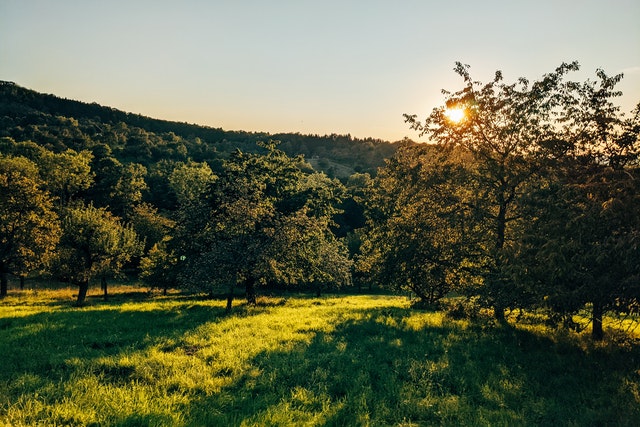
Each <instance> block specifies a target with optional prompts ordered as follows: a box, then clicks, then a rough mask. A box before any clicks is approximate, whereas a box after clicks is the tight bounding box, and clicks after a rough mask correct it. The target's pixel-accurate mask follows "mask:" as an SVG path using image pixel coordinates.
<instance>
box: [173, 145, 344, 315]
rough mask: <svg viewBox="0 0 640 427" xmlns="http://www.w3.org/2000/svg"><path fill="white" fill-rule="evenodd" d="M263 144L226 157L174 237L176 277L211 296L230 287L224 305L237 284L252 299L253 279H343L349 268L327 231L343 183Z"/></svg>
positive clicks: (190, 206)
mask: <svg viewBox="0 0 640 427" xmlns="http://www.w3.org/2000/svg"><path fill="white" fill-rule="evenodd" d="M264 147H265V148H266V149H267V153H266V154H264V155H261V154H251V153H249V154H246V153H243V152H241V151H237V152H236V153H235V154H234V155H233V156H232V157H231V158H230V159H229V160H227V161H225V162H224V164H223V170H222V171H221V172H219V174H218V177H217V179H215V180H213V181H212V182H211V184H210V186H209V188H208V189H207V191H206V192H205V193H203V194H202V195H201V197H200V198H199V199H197V200H193V202H192V203H189V204H186V205H184V206H183V208H182V210H181V217H180V220H179V221H178V224H179V228H178V231H177V237H176V239H174V240H172V244H173V245H174V248H175V249H174V250H175V253H177V254H180V256H181V257H183V258H184V259H183V262H181V263H180V269H181V273H180V275H179V276H178V277H179V278H181V279H180V280H182V282H183V283H184V284H185V285H188V286H196V287H198V288H200V289H208V290H209V291H210V292H211V293H216V292H219V291H221V290H222V289H228V294H229V300H228V301H229V307H230V304H231V300H232V298H233V288H234V286H235V283H236V282H241V283H243V284H244V286H245V292H246V295H247V298H248V300H249V301H250V302H255V286H256V285H258V284H265V283H273V282H275V283H289V284H291V283H295V284H297V283H300V282H302V283H309V282H314V281H318V280H330V281H332V282H337V283H344V282H345V274H346V273H344V272H343V269H344V268H347V270H348V265H349V263H348V261H347V260H346V254H345V253H344V251H342V249H341V245H340V244H339V243H338V242H337V241H336V240H335V238H334V237H333V236H332V234H331V232H330V229H329V225H330V217H331V215H332V214H334V213H335V208H334V207H333V206H334V204H337V203H339V201H340V190H339V189H340V187H341V186H340V185H339V184H338V183H336V182H333V181H330V180H327V179H325V178H322V176H321V175H314V174H312V175H305V174H304V173H303V172H302V171H301V170H300V168H299V164H300V159H292V158H289V157H288V156H287V155H286V154H285V153H284V152H282V151H280V150H278V149H276V148H275V146H274V145H273V144H265V145H264ZM307 233H308V234H307ZM292 236H293V237H292ZM297 237H301V238H303V239H304V241H305V242H306V243H307V244H308V245H301V244H300V242H299V241H297V239H296V238H297ZM321 257H324V258H325V259H326V261H323V260H322V259H321ZM343 258H345V259H344V260H343ZM336 269H338V271H336ZM330 270H333V272H330Z"/></svg>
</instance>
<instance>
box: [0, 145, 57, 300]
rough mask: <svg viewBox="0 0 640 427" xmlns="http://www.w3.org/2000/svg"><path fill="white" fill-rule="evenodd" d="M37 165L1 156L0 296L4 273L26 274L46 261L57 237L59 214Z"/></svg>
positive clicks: (5, 293) (4, 277)
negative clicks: (44, 188) (55, 209)
mask: <svg viewBox="0 0 640 427" xmlns="http://www.w3.org/2000/svg"><path fill="white" fill-rule="evenodd" d="M42 186H43V183H42V181H41V180H40V177H39V173H38V168H37V166H36V165H35V164H34V163H33V162H31V161H30V160H28V159H26V158H24V157H5V156H2V155H0V297H3V296H6V295H7V274H8V273H10V272H11V273H15V274H20V275H23V274H26V273H27V272H29V271H30V270H33V269H35V268H37V267H39V266H41V265H43V263H45V262H46V261H47V260H48V259H49V257H50V255H51V254H52V252H53V250H54V249H55V246H56V243H57V242H58V238H59V237H60V226H59V223H58V217H57V215H56V214H55V212H54V210H53V202H52V199H51V197H49V194H48V193H47V192H46V191H45V190H43V188H42Z"/></svg>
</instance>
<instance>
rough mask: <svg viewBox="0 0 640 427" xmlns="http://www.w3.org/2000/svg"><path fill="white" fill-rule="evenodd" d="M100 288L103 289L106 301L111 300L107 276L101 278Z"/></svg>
mask: <svg viewBox="0 0 640 427" xmlns="http://www.w3.org/2000/svg"><path fill="white" fill-rule="evenodd" d="M100 287H101V288H102V291H103V292H104V293H103V296H102V298H104V300H105V301H106V300H107V298H109V292H108V290H107V278H106V277H105V276H102V277H100Z"/></svg>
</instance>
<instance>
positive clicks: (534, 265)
mask: <svg viewBox="0 0 640 427" xmlns="http://www.w3.org/2000/svg"><path fill="white" fill-rule="evenodd" d="M597 76H598V81H595V82H593V81H587V82H585V83H582V84H575V87H574V89H575V90H574V91H573V92H572V95H573V99H572V102H571V103H570V105H569V108H568V109H567V110H566V111H565V112H564V116H563V118H562V123H563V125H564V132H565V139H564V140H562V141H561V142H562V143H561V144H556V147H561V148H562V150H563V155H562V157H556V158H554V159H553V160H554V161H553V162H551V163H550V165H551V167H550V168H548V173H547V175H548V179H547V181H548V184H547V185H546V186H545V187H543V188H541V189H540V191H537V192H535V193H534V194H532V197H531V199H532V202H533V203H532V204H533V206H534V207H533V210H535V211H536V212H535V215H532V221H531V225H530V227H529V233H528V234H527V235H526V236H525V239H524V240H523V242H522V244H521V246H520V248H519V251H520V252H519V255H520V257H521V258H522V260H521V264H522V265H526V266H528V267H527V268H526V270H527V273H529V276H531V277H529V279H531V282H532V283H533V287H532V289H535V290H536V291H537V293H538V295H539V301H541V302H542V303H541V304H540V306H542V307H545V308H548V309H550V310H551V311H552V313H554V314H555V315H556V316H558V317H560V318H561V319H563V320H564V321H566V322H569V323H571V322H572V315H573V314H575V313H576V312H578V311H579V310H581V309H582V308H583V307H585V305H586V306H588V307H589V308H590V310H591V324H592V337H593V338H594V339H596V340H599V339H602V338H603V336H604V331H603V325H602V323H603V316H604V314H605V313H606V312H607V311H614V312H616V313H618V314H621V313H627V314H638V307H639V304H640V285H639V278H640V245H639V243H640V216H639V215H638V212H640V184H639V182H640V168H639V166H640V165H639V153H640V139H639V136H640V105H638V107H636V109H635V110H634V111H633V112H632V114H631V115H630V116H629V117H627V116H625V114H624V113H622V112H620V108H619V107H618V106H616V105H615V104H614V102H613V99H614V98H615V97H617V96H619V95H620V94H621V93H620V92H619V91H617V90H616V89H615V86H616V84H617V83H618V82H619V81H620V79H621V78H622V75H616V76H613V77H610V76H607V75H606V74H605V73H604V72H603V71H602V70H598V72H597ZM523 270H525V268H521V269H520V271H521V273H520V276H521V277H522V276H525V277H523V279H525V280H526V278H527V277H526V275H525V274H522V271H523Z"/></svg>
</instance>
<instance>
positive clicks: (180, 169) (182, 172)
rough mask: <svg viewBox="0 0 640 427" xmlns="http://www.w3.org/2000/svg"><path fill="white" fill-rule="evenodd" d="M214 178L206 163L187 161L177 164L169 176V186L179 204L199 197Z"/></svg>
mask: <svg viewBox="0 0 640 427" xmlns="http://www.w3.org/2000/svg"><path fill="white" fill-rule="evenodd" d="M215 179H216V176H215V175H214V174H213V171H212V170H211V168H210V167H209V165H208V164H207V163H204V162H203V163H197V162H193V161H189V162H188V163H180V164H179V165H177V166H176V167H175V168H174V169H173V172H171V175H170V176H169V186H170V187H171V190H173V192H174V193H175V195H176V198H177V200H178V203H179V204H182V205H184V204H186V203H190V202H191V201H193V200H195V199H197V198H199V197H200V195H201V194H202V193H204V191H205V190H206V189H207V187H208V186H209V185H210V184H211V183H212V182H213V181H214V180H215Z"/></svg>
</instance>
